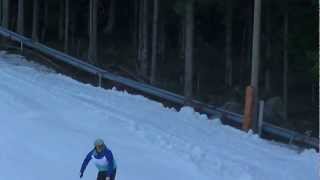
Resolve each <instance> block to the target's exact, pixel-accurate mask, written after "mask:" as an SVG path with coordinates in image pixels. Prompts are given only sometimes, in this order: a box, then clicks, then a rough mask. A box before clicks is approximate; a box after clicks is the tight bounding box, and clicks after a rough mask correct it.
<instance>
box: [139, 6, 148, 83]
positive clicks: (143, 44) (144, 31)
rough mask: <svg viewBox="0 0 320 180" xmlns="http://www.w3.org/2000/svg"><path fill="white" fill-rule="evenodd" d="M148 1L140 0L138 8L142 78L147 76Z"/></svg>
mask: <svg viewBox="0 0 320 180" xmlns="http://www.w3.org/2000/svg"><path fill="white" fill-rule="evenodd" d="M148 1H149V0H141V3H142V4H141V9H140V12H141V14H140V26H141V32H140V38H139V41H140V42H139V43H140V51H141V52H140V68H141V74H142V76H143V78H144V79H145V78H147V76H148V37H149V32H148Z"/></svg>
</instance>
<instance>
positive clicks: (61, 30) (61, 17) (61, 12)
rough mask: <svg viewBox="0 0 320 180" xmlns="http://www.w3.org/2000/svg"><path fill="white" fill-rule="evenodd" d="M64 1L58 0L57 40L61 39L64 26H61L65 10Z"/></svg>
mask: <svg viewBox="0 0 320 180" xmlns="http://www.w3.org/2000/svg"><path fill="white" fill-rule="evenodd" d="M64 3H65V0H59V12H60V13H59V31H58V32H59V34H58V36H59V40H60V41H62V40H63V33H64V27H63V24H64V20H65V19H64V18H65V17H64V16H63V15H64V12H65V8H64Z"/></svg>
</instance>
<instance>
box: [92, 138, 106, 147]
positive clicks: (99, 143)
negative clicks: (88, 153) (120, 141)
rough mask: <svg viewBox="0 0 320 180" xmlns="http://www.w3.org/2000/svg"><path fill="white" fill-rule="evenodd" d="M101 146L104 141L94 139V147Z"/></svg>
mask: <svg viewBox="0 0 320 180" xmlns="http://www.w3.org/2000/svg"><path fill="white" fill-rule="evenodd" d="M101 145H104V141H103V140H102V139H100V138H99V139H96V140H95V141H94V146H101Z"/></svg>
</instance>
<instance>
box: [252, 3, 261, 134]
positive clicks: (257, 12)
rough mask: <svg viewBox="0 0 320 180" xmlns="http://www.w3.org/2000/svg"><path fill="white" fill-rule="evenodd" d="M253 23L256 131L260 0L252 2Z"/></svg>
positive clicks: (256, 119) (255, 117) (254, 115)
mask: <svg viewBox="0 0 320 180" xmlns="http://www.w3.org/2000/svg"><path fill="white" fill-rule="evenodd" d="M254 2H255V4H254V22H253V39H252V57H251V58H252V69H251V86H252V87H253V95H254V98H253V103H254V104H253V111H252V112H253V114H252V116H253V118H252V119H253V121H252V123H253V124H252V129H253V131H254V132H257V131H258V118H257V117H258V112H257V111H258V108H257V107H258V99H259V98H258V97H259V86H258V82H259V67H260V66H259V64H260V22H261V0H255V1H254Z"/></svg>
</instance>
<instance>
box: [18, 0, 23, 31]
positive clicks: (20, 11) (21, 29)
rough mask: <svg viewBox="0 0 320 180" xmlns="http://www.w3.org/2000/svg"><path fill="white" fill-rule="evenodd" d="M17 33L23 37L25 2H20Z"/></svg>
mask: <svg viewBox="0 0 320 180" xmlns="http://www.w3.org/2000/svg"><path fill="white" fill-rule="evenodd" d="M17 32H18V33H19V34H21V35H23V33H24V0H19V1H18V23H17Z"/></svg>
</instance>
